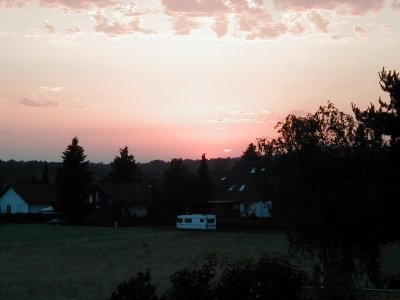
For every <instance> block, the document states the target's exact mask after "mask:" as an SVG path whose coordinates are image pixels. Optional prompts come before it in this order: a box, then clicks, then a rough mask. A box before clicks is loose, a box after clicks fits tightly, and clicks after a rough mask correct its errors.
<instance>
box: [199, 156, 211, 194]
mask: <svg viewBox="0 0 400 300" xmlns="http://www.w3.org/2000/svg"><path fill="white" fill-rule="evenodd" d="M198 173H199V179H200V185H201V189H202V194H203V200H204V201H207V200H209V199H210V198H211V197H212V195H213V191H214V188H213V185H212V182H211V179H210V171H209V170H208V163H207V158H206V154H205V153H204V154H203V155H202V156H201V161H200V167H199V170H198Z"/></svg>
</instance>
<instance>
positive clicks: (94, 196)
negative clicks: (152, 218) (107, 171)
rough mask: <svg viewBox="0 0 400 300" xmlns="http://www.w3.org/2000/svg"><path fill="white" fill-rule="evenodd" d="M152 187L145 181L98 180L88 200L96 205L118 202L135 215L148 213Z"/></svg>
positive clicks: (139, 215)
mask: <svg viewBox="0 0 400 300" xmlns="http://www.w3.org/2000/svg"><path fill="white" fill-rule="evenodd" d="M150 199H151V187H150V186H148V185H146V184H144V183H131V182H106V183H99V182H96V183H95V184H94V185H93V187H92V189H91V190H90V193H89V196H88V202H89V203H91V204H94V205H96V206H100V205H101V204H105V205H110V204H112V203H117V204H119V205H121V206H123V207H126V208H127V209H128V210H129V212H130V214H131V215H132V216H133V215H135V216H137V217H141V216H144V215H147V205H148V204H149V202H150Z"/></svg>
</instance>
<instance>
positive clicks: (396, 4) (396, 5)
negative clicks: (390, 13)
mask: <svg viewBox="0 0 400 300" xmlns="http://www.w3.org/2000/svg"><path fill="white" fill-rule="evenodd" d="M392 8H393V9H394V10H399V11H400V1H399V0H393V2H392Z"/></svg>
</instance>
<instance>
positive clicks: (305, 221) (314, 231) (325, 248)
mask: <svg viewBox="0 0 400 300" xmlns="http://www.w3.org/2000/svg"><path fill="white" fill-rule="evenodd" d="M276 128H278V137H277V138H276V139H272V140H265V139H261V140H259V144H260V145H261V146H262V149H263V153H264V159H265V163H266V165H267V170H268V172H264V177H263V186H264V189H265V192H266V193H267V194H269V196H270V197H271V199H273V207H272V213H273V215H274V216H275V217H276V218H277V220H278V221H279V222H280V224H281V226H282V227H284V228H285V229H286V230H287V235H288V239H289V243H290V247H291V249H292V250H293V249H296V250H300V251H303V252H308V253H311V254H312V255H317V256H318V257H319V258H320V261H321V268H323V271H324V274H325V275H326V276H325V283H324V284H325V285H326V286H327V287H328V290H331V291H333V290H334V291H336V292H338V291H339V292H340V290H341V291H342V292H343V293H351V290H352V288H353V284H354V282H355V281H354V279H355V276H357V275H359V274H361V273H362V271H363V270H367V273H368V275H369V277H370V279H371V280H372V281H373V282H374V283H375V284H379V283H380V274H379V259H380V251H379V234H378V231H377V224H378V220H379V215H378V210H377V209H376V207H377V203H378V200H379V191H378V189H377V185H376V184H375V183H374V181H373V179H374V176H373V175H372V176H371V174H373V170H374V168H376V169H377V170H379V166H378V164H377V162H375V163H370V162H369V159H370V158H371V156H373V154H371V153H369V152H368V153H369V154H370V156H367V155H365V153H364V152H363V151H361V150H360V151H359V150H357V149H355V148H354V145H355V142H356V138H357V134H356V132H357V126H356V124H355V122H354V120H353V118H352V117H351V116H350V115H347V114H345V113H343V112H340V111H339V110H338V109H337V108H336V107H335V106H334V105H333V104H332V103H329V102H328V104H327V106H323V107H320V108H319V110H318V111H317V112H316V113H315V114H309V115H307V116H306V117H298V116H295V115H289V116H287V117H286V119H285V121H284V122H281V123H278V125H277V127H276ZM355 259H358V260H359V264H356V263H355ZM339 286H340V287H341V289H338V288H339ZM335 295H336V297H338V295H337V294H335Z"/></svg>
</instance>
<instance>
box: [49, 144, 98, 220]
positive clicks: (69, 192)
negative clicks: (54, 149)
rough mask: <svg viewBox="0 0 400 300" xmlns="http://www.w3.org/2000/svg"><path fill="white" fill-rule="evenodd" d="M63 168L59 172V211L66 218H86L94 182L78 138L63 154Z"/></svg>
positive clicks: (57, 184) (57, 181)
mask: <svg viewBox="0 0 400 300" xmlns="http://www.w3.org/2000/svg"><path fill="white" fill-rule="evenodd" d="M62 159H63V162H62V166H61V167H60V168H58V170H57V177H56V186H57V190H58V202H57V207H56V208H57V211H59V212H61V213H62V214H64V215H65V216H66V217H76V216H80V217H82V216H84V215H85V213H86V212H87V209H88V207H87V203H86V196H87V192H88V190H89V187H90V184H91V182H92V173H91V171H89V162H88V161H85V159H86V155H85V153H84V149H83V148H82V147H81V146H79V140H78V138H77V137H74V138H73V139H72V142H71V144H70V145H68V147H67V149H66V150H65V151H64V152H63V155H62Z"/></svg>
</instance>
